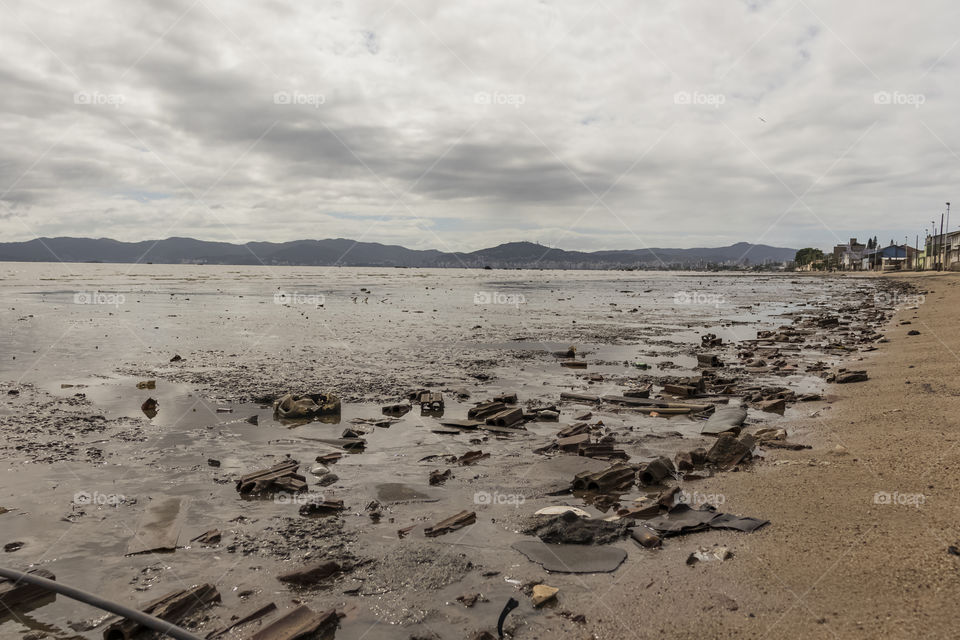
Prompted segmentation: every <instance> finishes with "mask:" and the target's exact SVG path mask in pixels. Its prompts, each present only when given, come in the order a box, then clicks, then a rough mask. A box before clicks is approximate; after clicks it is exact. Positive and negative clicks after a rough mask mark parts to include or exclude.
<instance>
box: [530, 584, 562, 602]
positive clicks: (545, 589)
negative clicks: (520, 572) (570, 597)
mask: <svg viewBox="0 0 960 640" xmlns="http://www.w3.org/2000/svg"><path fill="white" fill-rule="evenodd" d="M558 593H560V589H557V588H556V587H551V586H548V585H545V584H537V585H534V586H533V594H532V595H531V596H530V601H531V603H532V604H533V606H534V607H542V606H543V605H544V604H546V603H547V602H549V601H550V600H553V599H555V598H556V597H557V594H558Z"/></svg>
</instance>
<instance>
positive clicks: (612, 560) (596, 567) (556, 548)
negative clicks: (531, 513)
mask: <svg viewBox="0 0 960 640" xmlns="http://www.w3.org/2000/svg"><path fill="white" fill-rule="evenodd" d="M510 546H511V547H512V548H513V549H515V550H516V551H519V552H520V553H522V554H523V555H524V556H526V557H527V559H528V560H530V561H532V562H536V563H537V564H540V565H542V566H543V568H544V569H546V570H547V571H551V572H553V573H610V572H611V571H616V569H617V567H619V566H620V565H621V564H623V561H624V560H626V559H627V552H626V551H624V550H623V549H621V548H619V547H614V546H610V545H605V546H593V545H582V544H547V543H545V542H541V541H540V540H521V541H520V542H514V543H513V544H512V545H510Z"/></svg>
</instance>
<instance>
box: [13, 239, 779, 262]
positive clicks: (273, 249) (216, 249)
mask: <svg viewBox="0 0 960 640" xmlns="http://www.w3.org/2000/svg"><path fill="white" fill-rule="evenodd" d="M795 253H796V250H795V249H785V248H781V247H770V246H767V245H762V244H759V245H755V244H749V243H747V242H738V243H737V244H734V245H730V246H729V247H714V248H697V249H628V250H623V251H591V252H585V251H565V250H563V249H552V248H550V247H545V246H543V245H540V244H535V243H532V242H508V243H506V244H501V245H498V246H496V247H491V248H489V249H481V250H479V251H473V252H470V253H447V252H443V251H436V250H427V251H420V250H415V249H407V248H405V247H401V246H397V245H385V244H380V243H377V242H355V241H353V240H347V239H344V238H335V239H328V240H296V241H293V242H248V243H246V244H231V243H229V242H207V241H205V240H195V239H193V238H167V239H165V240H146V241H142V242H120V241H118V240H110V239H108V238H96V239H94V238H37V239H35V240H30V241H27V242H4V243H0V261H4V262H56V261H63V262H119V263H131V262H154V263H158V264H183V263H186V264H190V263H195V264H234V265H257V264H267V265H305V266H353V267H449V268H456V267H467V268H482V267H492V268H542V269H622V268H643V269H664V268H691V267H698V266H701V267H706V266H710V265H721V266H735V265H757V264H769V263H773V264H779V263H782V262H787V261H789V260H792V259H793V257H794V254H795Z"/></svg>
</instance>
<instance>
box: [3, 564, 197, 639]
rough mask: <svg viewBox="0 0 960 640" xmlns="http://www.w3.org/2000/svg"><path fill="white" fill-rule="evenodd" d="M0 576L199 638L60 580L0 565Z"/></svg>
mask: <svg viewBox="0 0 960 640" xmlns="http://www.w3.org/2000/svg"><path fill="white" fill-rule="evenodd" d="M0 576H2V577H4V578H7V579H8V580H15V581H17V582H26V583H28V584H33V585H36V586H38V587H42V588H44V589H47V590H48V591H53V592H54V593H59V594H60V595H62V596H66V597H68V598H72V599H74V600H79V601H80V602H83V603H84V604H89V605H90V606H92V607H97V608H98V609H103V610H104V611H109V612H110V613H115V614H117V615H118V616H123V617H124V618H127V619H128V620H133V621H135V622H139V623H140V624H142V625H143V626H145V627H147V628H149V629H153V630H154V631H157V632H159V633H161V634H163V635H167V636H170V637H171V638H176V640H201V638H200V636H196V635H194V634H192V633H190V632H189V631H187V630H186V629H181V628H180V627H178V626H176V625H175V624H172V623H170V622H167V621H165V620H161V619H160V618H155V617H154V616H151V615H150V614H148V613H144V612H142V611H137V610H136V609H131V608H129V607H125V606H123V605H122V604H117V603H115V602H110V601H109V600H104V599H103V598H101V597H100V596H96V595H94V594H92V593H87V592H86V591H81V590H80V589H75V588H73V587H70V586H67V585H65V584H63V583H62V582H55V581H53V580H47V579H46V578H42V577H40V576H37V575H33V574H30V573H24V572H23V571H15V570H13V569H6V568H3V567H0Z"/></svg>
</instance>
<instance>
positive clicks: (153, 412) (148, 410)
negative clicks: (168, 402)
mask: <svg viewBox="0 0 960 640" xmlns="http://www.w3.org/2000/svg"><path fill="white" fill-rule="evenodd" d="M159 407H160V404H159V403H158V402H157V401H156V400H154V399H153V398H147V399H146V400H144V401H143V404H141V405H140V410H141V411H143V414H144V415H145V416H147V417H148V418H150V419H151V420H152V419H154V418H156V417H157V413H158V412H159Z"/></svg>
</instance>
